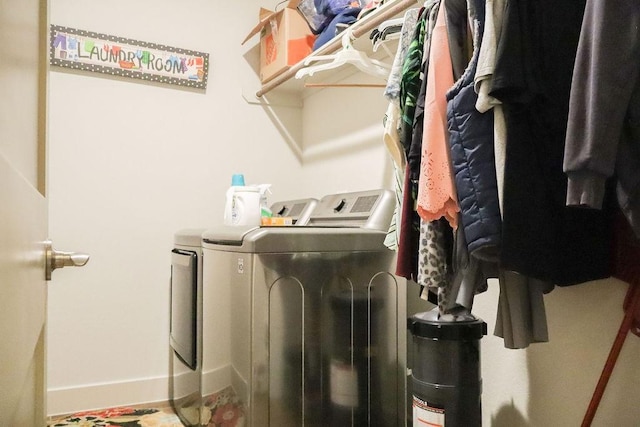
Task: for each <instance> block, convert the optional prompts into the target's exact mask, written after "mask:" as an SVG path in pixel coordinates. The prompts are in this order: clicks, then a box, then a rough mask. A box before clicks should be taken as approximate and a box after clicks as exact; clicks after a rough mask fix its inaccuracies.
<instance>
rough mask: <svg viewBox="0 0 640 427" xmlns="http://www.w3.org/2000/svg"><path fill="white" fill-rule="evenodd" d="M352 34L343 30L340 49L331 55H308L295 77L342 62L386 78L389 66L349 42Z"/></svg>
mask: <svg viewBox="0 0 640 427" xmlns="http://www.w3.org/2000/svg"><path fill="white" fill-rule="evenodd" d="M351 40H352V35H351V31H350V30H349V29H347V30H344V34H343V36H342V49H340V50H339V51H338V52H336V53H334V54H332V55H320V56H310V57H308V58H307V59H305V60H304V65H305V67H304V68H301V69H300V70H298V72H297V73H296V79H301V78H302V77H304V76H306V75H309V76H312V75H313V74H314V73H317V72H318V71H324V70H331V69H334V68H338V67H341V66H343V65H344V64H352V65H354V66H356V67H357V68H358V69H360V70H361V71H363V72H365V73H367V74H371V75H374V76H377V77H380V78H383V79H385V80H386V79H387V77H388V76H389V71H390V70H391V67H390V66H389V65H387V64H385V63H384V62H382V61H378V60H376V59H371V58H369V57H368V56H367V55H366V54H365V53H364V52H361V51H359V50H357V49H355V48H354V47H353V45H352V44H351ZM317 61H329V62H326V63H324V64H317V65H311V66H308V65H309V64H310V63H312V62H317Z"/></svg>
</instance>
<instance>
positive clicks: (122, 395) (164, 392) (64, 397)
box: [47, 365, 231, 416]
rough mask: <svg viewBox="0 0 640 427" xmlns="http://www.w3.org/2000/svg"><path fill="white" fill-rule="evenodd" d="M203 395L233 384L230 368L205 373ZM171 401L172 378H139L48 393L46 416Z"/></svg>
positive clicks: (55, 389)
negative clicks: (170, 380) (170, 382)
mask: <svg viewBox="0 0 640 427" xmlns="http://www.w3.org/2000/svg"><path fill="white" fill-rule="evenodd" d="M202 383H203V389H204V394H205V395H206V394H212V393H214V392H217V391H220V390H222V389H223V388H225V387H227V386H229V385H230V384H231V367H230V366H229V365H227V366H223V367H220V368H218V369H214V370H211V371H208V372H205V373H204V375H203V378H202ZM168 400H169V377H157V378H140V379H137V380H132V381H122V382H112V383H102V384H87V385H82V386H78V387H68V388H54V389H49V390H48V391H47V414H48V415H50V416H56V415H65V414H70V413H73V412H78V411H88V410H92V409H103V408H113V407H116V406H126V405H139V404H145V403H153V402H167V401H168Z"/></svg>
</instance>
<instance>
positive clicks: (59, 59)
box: [49, 25, 209, 89]
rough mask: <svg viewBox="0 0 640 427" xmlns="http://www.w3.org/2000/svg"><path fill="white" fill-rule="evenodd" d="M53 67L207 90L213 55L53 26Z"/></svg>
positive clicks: (51, 32) (51, 54) (50, 58)
mask: <svg viewBox="0 0 640 427" xmlns="http://www.w3.org/2000/svg"><path fill="white" fill-rule="evenodd" d="M49 63H50V64H51V65H53V66H56V67H63V68H68V69H74V70H83V71H90V72H95V73H101V74H108V75H111V76H115V77H125V78H132V79H138V80H145V81H153V82H159V83H163V84H168V85H178V86H183V87H190V88H197V89H206V88H207V78H208V73H209V54H208V53H203V52H197V51H193V50H188V49H181V48H176V47H171V46H166V45H161V44H155V43H149V42H143V41H139V40H134V39H127V38H123V37H116V36H110V35H108V34H101V33H96V32H92V31H85V30H78V29H75V28H69V27H63V26H59V25H51V26H50V40H49Z"/></svg>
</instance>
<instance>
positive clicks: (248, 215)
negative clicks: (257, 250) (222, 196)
mask: <svg viewBox="0 0 640 427" xmlns="http://www.w3.org/2000/svg"><path fill="white" fill-rule="evenodd" d="M224 224H225V225H260V188H259V187H256V186H246V185H245V184H244V176H243V175H242V174H235V175H233V176H232V177H231V187H229V189H228V190H227V196H226V200H225V208H224Z"/></svg>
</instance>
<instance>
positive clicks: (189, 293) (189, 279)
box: [171, 249, 198, 370]
mask: <svg viewBox="0 0 640 427" xmlns="http://www.w3.org/2000/svg"><path fill="white" fill-rule="evenodd" d="M197 292H198V254H197V253H195V252H192V251H185V250H182V249H174V250H172V251H171V347H172V348H173V350H174V351H175V352H176V354H177V355H178V357H180V359H182V361H183V362H184V363H185V364H187V365H188V366H189V367H190V368H191V369H194V370H195V369H196V365H197V357H196V331H197V296H198V294H197Z"/></svg>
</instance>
